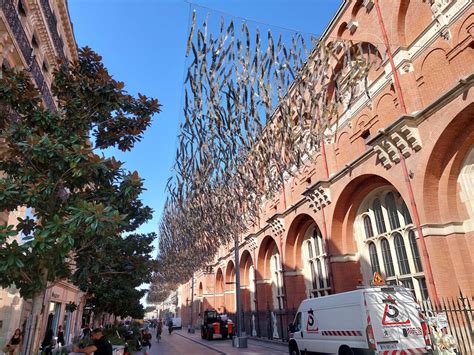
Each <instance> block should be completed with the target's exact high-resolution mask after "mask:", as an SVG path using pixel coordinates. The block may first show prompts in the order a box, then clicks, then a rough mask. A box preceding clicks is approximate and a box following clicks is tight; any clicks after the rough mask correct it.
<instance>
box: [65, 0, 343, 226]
mask: <svg viewBox="0 0 474 355" xmlns="http://www.w3.org/2000/svg"><path fill="white" fill-rule="evenodd" d="M192 2H193V3H195V4H197V5H200V6H195V5H190V4H189V3H188V2H185V1H183V0H70V1H69V2H68V4H69V12H70V16H71V19H72V22H73V25H74V32H75V35H76V40H77V43H78V46H80V47H82V46H86V45H87V46H89V47H91V48H92V49H94V50H95V51H96V52H98V53H99V54H101V55H102V56H103V62H104V63H105V65H106V67H107V68H108V69H109V72H110V73H111V74H112V75H113V76H114V77H115V78H116V79H117V80H121V81H124V82H125V84H126V89H127V90H128V91H129V92H130V93H133V94H136V93H137V92H141V93H143V94H145V95H147V96H153V97H156V98H158V100H159V101H160V103H161V104H162V105H163V107H162V112H161V113H160V114H159V115H157V116H156V117H155V118H154V120H153V123H152V126H151V127H150V128H149V129H148V131H147V132H146V134H145V136H144V139H143V141H142V142H141V143H139V144H137V145H136V147H135V149H134V150H133V151H132V152H128V153H125V154H121V153H116V152H114V155H116V156H117V157H118V158H119V159H120V160H122V161H124V162H125V163H126V164H125V166H126V168H128V169H129V170H137V171H138V172H139V173H140V176H141V177H142V178H144V179H145V186H146V188H147V191H146V192H145V193H144V194H143V200H144V202H145V203H146V204H148V205H149V206H151V207H152V208H153V209H154V211H155V212H154V218H153V220H152V221H150V222H149V223H148V224H147V225H144V226H143V227H142V228H141V229H140V231H141V232H152V231H155V232H157V229H158V223H159V218H160V215H161V211H162V208H163V203H164V201H165V198H166V193H165V184H166V180H167V179H168V177H169V176H170V174H171V170H170V169H171V167H172V165H173V160H174V155H175V148H176V143H177V139H176V136H177V133H178V127H179V122H180V121H181V118H182V115H181V113H182V108H181V102H182V91H183V79H184V78H183V73H184V69H185V50H186V41H187V35H188V29H189V22H190V20H189V18H190V10H191V11H192V10H193V9H196V11H197V12H198V14H199V15H200V16H205V14H206V13H209V16H210V17H212V18H215V19H219V18H220V17H221V16H224V17H225V18H226V19H227V20H230V18H231V15H233V16H237V17H242V18H246V19H249V20H255V21H256V22H259V23H257V26H258V27H259V28H260V29H261V30H262V31H266V30H268V29H269V28H270V29H271V30H272V32H273V33H278V32H280V31H282V32H286V33H287V32H288V31H287V30H286V29H294V30H298V31H301V32H306V33H312V34H315V35H318V34H320V33H322V32H323V31H324V29H325V28H326V26H327V24H328V23H329V21H330V20H331V18H332V17H333V16H334V14H335V13H336V11H337V8H338V7H339V5H340V3H341V0H193V1H192ZM203 7H207V8H203ZM208 8H211V9H215V10H219V11H222V12H224V13H225V14H223V13H220V12H218V11H215V10H210V9H208Z"/></svg>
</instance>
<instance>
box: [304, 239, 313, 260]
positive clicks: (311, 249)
mask: <svg viewBox="0 0 474 355" xmlns="http://www.w3.org/2000/svg"><path fill="white" fill-rule="evenodd" d="M306 247H307V248H308V258H310V259H312V258H313V246H312V245H311V241H310V240H308V241H307V242H306Z"/></svg>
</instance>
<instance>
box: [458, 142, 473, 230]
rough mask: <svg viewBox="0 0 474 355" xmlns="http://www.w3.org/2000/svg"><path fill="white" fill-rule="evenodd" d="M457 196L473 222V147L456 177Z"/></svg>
mask: <svg viewBox="0 0 474 355" xmlns="http://www.w3.org/2000/svg"><path fill="white" fill-rule="evenodd" d="M458 184H459V187H460V189H459V194H460V197H461V201H462V202H463V203H464V205H465V206H466V209H467V212H468V214H469V217H470V220H471V221H473V220H474V147H473V148H471V150H470V152H469V153H468V154H467V156H466V158H465V159H464V162H463V164H462V168H461V172H460V173H459V177H458Z"/></svg>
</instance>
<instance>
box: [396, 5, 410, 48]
mask: <svg viewBox="0 0 474 355" xmlns="http://www.w3.org/2000/svg"><path fill="white" fill-rule="evenodd" d="M409 4H410V0H401V1H400V6H399V7H398V15H397V34H398V41H399V42H400V43H403V44H405V43H406V36H405V18H406V16H407V11H408V5H409Z"/></svg>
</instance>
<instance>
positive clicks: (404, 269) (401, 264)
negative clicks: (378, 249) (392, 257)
mask: <svg viewBox="0 0 474 355" xmlns="http://www.w3.org/2000/svg"><path fill="white" fill-rule="evenodd" d="M394 241H395V251H396V252H397V260H398V268H399V271H400V274H401V275H406V274H409V273H410V264H409V263H408V256H407V251H406V249H405V242H404V241H403V237H402V236H401V235H400V233H395V234H394Z"/></svg>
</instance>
